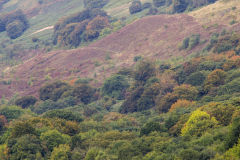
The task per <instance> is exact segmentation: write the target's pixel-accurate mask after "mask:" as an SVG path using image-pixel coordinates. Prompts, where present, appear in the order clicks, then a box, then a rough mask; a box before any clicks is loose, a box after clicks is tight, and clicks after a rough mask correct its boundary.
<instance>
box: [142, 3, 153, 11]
mask: <svg viewBox="0 0 240 160" xmlns="http://www.w3.org/2000/svg"><path fill="white" fill-rule="evenodd" d="M151 7H152V4H151V3H149V2H146V3H143V5H142V10H144V9H147V8H151Z"/></svg>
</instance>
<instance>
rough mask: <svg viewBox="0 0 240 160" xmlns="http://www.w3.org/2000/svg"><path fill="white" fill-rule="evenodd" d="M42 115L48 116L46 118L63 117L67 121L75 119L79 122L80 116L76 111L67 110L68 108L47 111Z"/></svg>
mask: <svg viewBox="0 0 240 160" xmlns="http://www.w3.org/2000/svg"><path fill="white" fill-rule="evenodd" d="M43 117H48V118H60V119H65V120H69V121H77V122H81V121H82V120H83V119H82V116H81V115H80V114H78V113H75V112H72V111H68V110H53V111H48V112H46V113H45V114H44V116H43Z"/></svg>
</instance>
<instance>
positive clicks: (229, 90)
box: [217, 78, 240, 95]
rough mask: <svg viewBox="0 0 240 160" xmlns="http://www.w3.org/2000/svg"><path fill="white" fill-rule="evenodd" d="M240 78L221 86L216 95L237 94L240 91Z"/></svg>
mask: <svg viewBox="0 0 240 160" xmlns="http://www.w3.org/2000/svg"><path fill="white" fill-rule="evenodd" d="M239 80H240V78H237V79H234V80H233V81H231V82H229V83H227V84H225V85H222V86H220V87H219V88H218V91H217V93H218V95H225V94H229V95H232V94H234V93H238V92H239V91H240V82H239Z"/></svg>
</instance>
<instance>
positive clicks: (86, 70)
mask: <svg viewBox="0 0 240 160" xmlns="http://www.w3.org/2000/svg"><path fill="white" fill-rule="evenodd" d="M169 24H171V25H169ZM221 29H222V28H213V29H212V30H205V29H203V28H202V26H201V25H200V24H199V23H197V22H196V21H195V20H194V18H193V17H190V16H188V15H185V14H182V15H172V16H171V15H158V16H149V17H145V18H143V19H141V20H138V21H135V22H133V23H132V24H130V25H128V26H126V27H124V28H122V29H121V30H119V31H117V32H116V33H113V34H111V35H109V36H107V37H105V38H103V39H101V40H99V41H96V42H94V43H92V44H90V45H89V46H88V47H83V48H80V49H74V50H67V51H65V50H63V51H61V50H60V51H53V52H50V53H47V54H46V53H40V54H39V55H37V56H35V57H33V58H32V59H30V60H27V61H25V62H23V64H20V65H18V66H15V67H13V68H9V69H8V70H7V71H6V73H5V78H6V79H5V81H8V80H12V83H11V84H10V86H8V88H10V91H8V92H10V93H16V92H17V93H20V94H21V93H25V94H33V93H35V94H36V90H37V89H38V88H39V87H40V86H41V84H43V83H45V82H46V80H45V78H46V77H45V76H46V75H49V76H50V77H52V79H56V78H57V79H65V80H71V79H74V78H77V77H81V78H93V76H94V74H96V76H97V77H96V78H97V80H98V83H101V82H102V81H103V79H104V78H105V77H108V76H109V75H110V73H113V72H116V71H117V70H119V69H120V68H121V67H124V66H132V65H133V63H134V57H136V56H141V57H145V58H150V59H156V58H157V59H159V60H165V59H166V58H171V57H173V58H177V57H178V56H179V57H180V56H187V55H189V54H191V53H194V52H197V51H201V50H202V49H203V48H204V46H206V43H205V44H201V45H199V46H197V47H195V48H194V49H192V50H187V51H186V50H182V51H179V44H180V43H181V42H182V40H183V39H184V38H186V37H189V36H191V35H192V34H200V35H201V41H204V40H207V39H208V38H209V37H210V35H211V32H217V31H221ZM107 56H109V58H106V57H107ZM11 77H12V78H11ZM9 78H10V79H9ZM15 79H17V81H15ZM30 79H32V80H33V86H29V85H28V84H27V83H28V81H29V80H30ZM2 88H5V87H1V89H2ZM4 93H5V91H1V94H4ZM7 95H9V93H8V94H6V95H5V96H7ZM10 95H11V94H10Z"/></svg>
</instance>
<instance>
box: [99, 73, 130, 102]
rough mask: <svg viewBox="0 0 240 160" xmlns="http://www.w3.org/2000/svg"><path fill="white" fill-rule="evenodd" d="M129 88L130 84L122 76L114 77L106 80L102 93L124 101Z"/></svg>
mask: <svg viewBox="0 0 240 160" xmlns="http://www.w3.org/2000/svg"><path fill="white" fill-rule="evenodd" d="M128 87H129V84H128V82H127V80H126V78H125V76H122V75H114V76H112V77H110V78H108V79H107V80H105V82H104V84H103V87H102V93H103V94H104V95H108V96H110V97H114V98H117V99H123V98H124V94H125V91H126V89H127V88H128Z"/></svg>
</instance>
